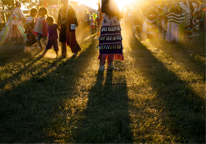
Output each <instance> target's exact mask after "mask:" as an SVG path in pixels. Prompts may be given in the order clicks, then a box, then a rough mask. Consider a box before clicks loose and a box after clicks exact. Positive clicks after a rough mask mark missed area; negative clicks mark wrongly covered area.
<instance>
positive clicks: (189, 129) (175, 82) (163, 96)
mask: <svg viewBox="0 0 206 144" xmlns="http://www.w3.org/2000/svg"><path fill="white" fill-rule="evenodd" d="M129 47H131V52H130V55H131V56H132V57H136V59H135V61H134V65H135V67H136V68H137V69H138V70H139V72H140V73H141V74H142V75H143V76H144V77H146V79H147V80H148V83H149V85H151V87H152V91H151V92H150V93H151V94H155V98H151V100H147V101H145V103H146V102H147V103H148V107H144V108H145V109H147V108H154V107H155V108H156V109H157V111H159V112H160V114H159V118H158V119H159V120H161V121H163V123H162V125H163V127H166V128H168V129H169V131H170V133H171V134H172V135H173V136H174V137H175V139H176V142H184V143H185V142H186V143H202V142H204V139H205V135H204V133H205V129H204V128H205V119H204V115H205V100H204V98H203V95H201V93H196V92H194V90H193V89H192V88H191V87H190V84H188V82H186V81H183V80H182V79H181V78H179V77H178V76H177V75H176V74H175V73H174V72H173V71H171V70H169V69H168V68H167V67H166V66H165V64H164V63H163V62H162V61H161V60H158V59H157V58H156V57H155V56H154V55H153V53H152V52H151V51H150V50H149V49H148V48H147V47H146V46H144V45H143V44H142V43H141V42H140V41H139V40H138V39H135V38H133V39H132V40H131V41H130V42H129ZM135 92H137V93H138V92H139V91H138V90H136V91H135ZM137 109H138V108H137ZM152 114H153V113H150V114H149V115H148V117H152ZM143 115H144V114H143ZM146 116H147V115H146ZM144 121H146V119H145V120H144ZM153 122H154V121H153ZM153 125H155V124H154V123H151V124H150V129H151V128H152V126H153ZM156 131H158V129H156ZM160 133H162V135H166V134H165V133H164V132H163V131H160ZM146 134H148V135H152V133H150V131H149V132H148V133H146ZM140 135H142V136H143V137H144V135H145V133H144V132H141V133H140ZM191 136H192V137H191ZM148 140H149V139H141V142H149V141H148Z"/></svg>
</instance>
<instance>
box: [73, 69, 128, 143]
mask: <svg viewBox="0 0 206 144" xmlns="http://www.w3.org/2000/svg"><path fill="white" fill-rule="evenodd" d="M116 74H117V73H116ZM115 81H117V82H116V83H115V82H114V81H113V72H110V71H108V72H107V76H106V81H105V85H102V83H103V72H98V75H97V78H96V83H95V85H94V86H93V88H92V89H91V91H90V93H89V96H88V99H89V100H88V102H87V108H86V109H85V110H84V112H83V115H84V119H83V120H82V122H81V123H79V124H77V127H79V128H78V129H76V130H74V131H73V135H74V136H75V142H77V143H79V142H80V143H131V142H132V133H131V129H130V125H129V124H130V121H129V112H128V95H127V85H126V81H125V77H124V76H121V74H119V77H118V78H117V79H115Z"/></svg>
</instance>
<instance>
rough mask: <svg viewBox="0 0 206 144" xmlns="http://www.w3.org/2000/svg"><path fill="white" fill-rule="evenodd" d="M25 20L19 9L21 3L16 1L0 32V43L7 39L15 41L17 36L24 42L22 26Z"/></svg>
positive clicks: (24, 36)
mask: <svg viewBox="0 0 206 144" xmlns="http://www.w3.org/2000/svg"><path fill="white" fill-rule="evenodd" d="M25 22H26V18H25V16H24V14H23V12H22V10H21V3H20V2H16V8H15V9H14V10H13V12H12V14H11V16H10V17H9V19H8V22H7V24H6V27H5V29H4V30H3V31H2V32H1V33H0V43H2V44H3V43H4V42H6V41H8V40H11V41H12V43H16V41H17V39H19V38H20V39H21V40H22V42H26V35H25V33H24V28H23V26H24V24H25Z"/></svg>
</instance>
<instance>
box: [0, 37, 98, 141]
mask: <svg viewBox="0 0 206 144" xmlns="http://www.w3.org/2000/svg"><path fill="white" fill-rule="evenodd" d="M96 44H97V43H96V41H92V43H91V44H90V45H88V48H87V49H86V50H84V51H83V52H82V53H80V54H79V56H78V57H77V58H71V59H68V60H65V61H62V63H60V64H59V66H57V67H56V70H53V71H51V72H49V73H47V71H49V70H50V67H47V68H45V69H43V70H42V71H40V72H39V73H37V74H36V75H35V76H34V77H33V78H31V79H30V80H28V81H26V82H24V83H21V84H20V85H18V86H17V87H15V88H13V89H12V90H10V91H6V92H5V93H3V94H2V95H1V96H0V105H1V108H0V127H1V129H0V141H1V142H33V143H34V142H54V140H55V137H54V136H48V135H47V130H48V129H49V128H50V126H51V124H52V123H53V121H54V120H55V119H58V117H56V116H57V115H58V113H60V112H61V110H60V109H59V108H60V107H63V106H64V103H65V100H66V99H70V98H72V95H71V92H72V91H73V90H74V87H75V86H74V85H73V84H74V83H75V80H76V79H77V78H78V77H79V76H80V74H81V73H82V71H84V69H85V68H86V67H88V64H87V62H88V61H89V60H90V59H91V54H94V53H95V52H96V49H95V46H96ZM58 134H59V133H58V132H57V133H56V134H55V135H58ZM59 135H60V134H59Z"/></svg>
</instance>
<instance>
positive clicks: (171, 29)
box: [166, 6, 185, 42]
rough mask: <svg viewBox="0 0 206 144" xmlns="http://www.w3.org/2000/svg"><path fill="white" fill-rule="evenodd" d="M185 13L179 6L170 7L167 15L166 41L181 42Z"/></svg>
mask: <svg viewBox="0 0 206 144" xmlns="http://www.w3.org/2000/svg"><path fill="white" fill-rule="evenodd" d="M184 22H185V15H184V14H183V13H182V10H180V9H179V7H174V6H173V7H172V8H171V10H170V13H169V17H168V23H167V36H166V40H167V41H168V42H182V41H183V36H184V31H183V30H184Z"/></svg>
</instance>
